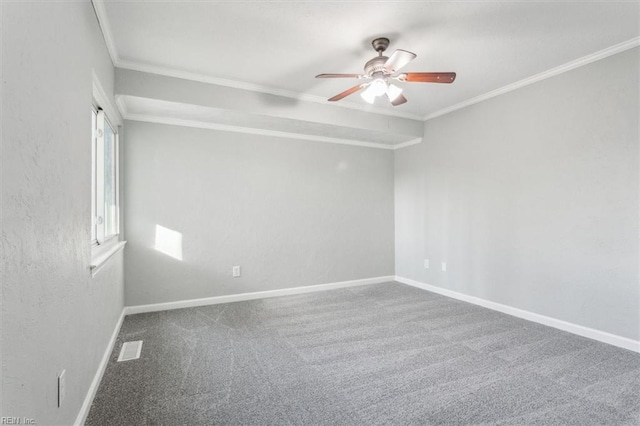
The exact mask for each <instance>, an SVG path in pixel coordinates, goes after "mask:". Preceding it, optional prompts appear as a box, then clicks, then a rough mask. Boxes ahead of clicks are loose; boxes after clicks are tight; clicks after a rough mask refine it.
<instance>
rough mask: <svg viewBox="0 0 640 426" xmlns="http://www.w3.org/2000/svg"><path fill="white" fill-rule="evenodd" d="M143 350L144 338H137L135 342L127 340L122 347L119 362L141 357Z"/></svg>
mask: <svg viewBox="0 0 640 426" xmlns="http://www.w3.org/2000/svg"><path fill="white" fill-rule="evenodd" d="M141 350H142V340H136V341H135V342H125V343H124V344H123V345H122V349H120V356H119V357H118V362H121V361H130V360H132V359H138V358H140V351H141Z"/></svg>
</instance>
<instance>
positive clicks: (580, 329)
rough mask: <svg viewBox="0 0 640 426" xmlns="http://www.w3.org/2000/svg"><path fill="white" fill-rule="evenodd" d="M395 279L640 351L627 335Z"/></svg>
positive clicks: (638, 345)
mask: <svg viewBox="0 0 640 426" xmlns="http://www.w3.org/2000/svg"><path fill="white" fill-rule="evenodd" d="M395 281H397V282H399V283H402V284H407V285H410V286H413V287H417V288H421V289H423V290H427V291H431V292H433V293H438V294H441V295H443V296H447V297H451V298H453V299H458V300H462V301H463V302H468V303H473V304H474V305H478V306H482V307H485V308H488V309H492V310H494V311H498V312H502V313H504V314H508V315H512V316H514V317H518V318H522V319H526V320H529V321H533V322H537V323H539V324H543V325H546V326H549V327H553V328H557V329H559V330H563V331H567V332H569V333H573V334H577V335H578V336H582V337H586V338H589V339H593V340H597V341H599V342H603V343H608V344H610V345H613V346H618V347H620V348H624V349H629V350H631V351H634V352H640V341H637V340H633V339H629V338H627V337H622V336H618V335H615V334H611V333H607V332H605V331H600V330H595V329H593V328H589V327H584V326H582V325H578V324H573V323H570V322H566V321H562V320H559V319H556V318H552V317H548V316H545V315H540V314H536V313H533V312H529V311H525V310H522V309H518V308H514V307H512V306H508V305H503V304H501V303H497V302H492V301H490V300H485V299H481V298H479V297H475V296H469V295H467V294H464V293H458V292H457V291H453V290H447V289H445V288H441V287H436V286H433V285H430V284H425V283H422V282H419V281H415V280H411V279H409V278H403V277H399V276H396V277H395Z"/></svg>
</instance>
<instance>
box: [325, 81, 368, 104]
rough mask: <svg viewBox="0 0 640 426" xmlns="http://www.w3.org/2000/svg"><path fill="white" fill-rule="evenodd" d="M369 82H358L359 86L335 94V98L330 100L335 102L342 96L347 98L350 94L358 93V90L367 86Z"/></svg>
mask: <svg viewBox="0 0 640 426" xmlns="http://www.w3.org/2000/svg"><path fill="white" fill-rule="evenodd" d="M367 86H368V84H358V85H357V86H353V87H352V88H351V89H347V90H345V91H344V92H342V93H338V94H337V95H335V96H334V97H333V98H329V99H328V100H329V102H335V101H339V100H340V99H342V98H346V97H347V96H349V95H353V94H354V93H356V92H357V91H358V90H360V89H362V88H365V87H367Z"/></svg>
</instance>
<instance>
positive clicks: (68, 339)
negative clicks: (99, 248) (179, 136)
mask: <svg viewBox="0 0 640 426" xmlns="http://www.w3.org/2000/svg"><path fill="white" fill-rule="evenodd" d="M92 67H93V68H95V71H96V73H97V74H98V76H99V78H100V80H101V82H102V85H103V86H104V89H105V90H106V91H107V92H108V93H112V91H113V67H112V65H111V62H110V59H109V56H108V54H107V51H106V48H105V46H104V41H103V39H102V34H101V32H100V29H99V26H98V23H97V20H96V17H95V14H94V12H93V8H92V6H91V4H90V3H89V2H88V1H83V2H18V3H5V2H3V4H2V67H1V68H2V79H1V80H2V87H3V90H2V113H3V115H2V158H1V164H2V183H1V185H0V186H1V194H2V207H1V214H2V240H1V241H2V245H1V246H0V247H1V249H2V252H1V268H0V269H1V274H2V275H1V279H2V342H1V348H2V397H1V398H0V399H1V400H2V415H3V416H25V417H30V418H34V419H35V420H36V421H37V422H38V424H71V423H73V421H74V420H75V419H76V416H77V415H78V412H79V410H80V407H81V405H82V402H83V400H84V398H85V396H86V394H87V391H88V389H89V385H90V383H91V381H92V380H93V377H94V375H95V373H96V370H97V368H98V364H99V362H100V359H101V358H102V355H103V354H104V351H105V349H106V347H107V344H108V341H109V338H110V336H111V333H112V332H113V329H114V327H115V325H116V322H117V320H118V317H119V315H120V313H121V312H122V307H123V259H122V254H121V253H120V254H119V255H117V256H116V257H115V258H113V259H112V260H111V261H110V262H109V263H108V264H106V265H105V267H104V268H103V269H102V271H100V272H99V273H98V275H96V277H95V278H91V274H90V270H89V263H90V259H91V247H90V220H91V116H90V108H91V102H92V73H91V70H92ZM63 369H66V377H67V388H66V392H67V396H66V400H65V401H64V403H63V406H62V407H61V408H58V407H57V375H58V374H59V373H60V372H61V371H62V370H63Z"/></svg>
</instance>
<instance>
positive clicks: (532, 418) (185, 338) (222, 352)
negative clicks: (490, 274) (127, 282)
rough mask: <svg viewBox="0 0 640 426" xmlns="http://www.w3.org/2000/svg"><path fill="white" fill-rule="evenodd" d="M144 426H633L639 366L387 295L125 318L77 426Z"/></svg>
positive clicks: (598, 348) (470, 310)
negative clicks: (127, 355)
mask: <svg viewBox="0 0 640 426" xmlns="http://www.w3.org/2000/svg"><path fill="white" fill-rule="evenodd" d="M131 340H144V345H143V348H142V355H141V358H140V359H139V360H135V361H128V362H122V363H117V362H115V361H116V359H117V357H118V353H119V351H120V347H121V345H122V343H123V342H125V341H131ZM144 424H158V425H160V424H162V425H205V424H206V425H213V424H232V425H288V424H292V425H325V424H335V425H391V424H393V425H405V424H450V425H466V424H500V425H534V424H545V425H592V424H603V425H604V424H606V425H617V424H625V425H637V424H640V354H637V353H633V352H631V351H627V350H624V349H619V348H616V347H613V346H609V345H606V344H602V343H599V342H596V341H592V340H589V339H585V338H581V337H578V336H574V335H572V334H568V333H565V332H562V331H559V330H556V329H553V328H548V327H544V326H541V325H538V324H535V323H531V322H528V321H524V320H521V319H517V318H514V317H511V316H508V315H504V314H500V313H497V312H494V311H491V310H487V309H484V308H480V307H477V306H474V305H471V304H467V303H464V302H460V301H456V300H453V299H449V298H446V297H443V296H440V295H437V294H433V293H430V292H426V291H423V290H419V289H416V288H413V287H409V286H405V285H403V284H397V283H386V284H378V285H370V286H362V287H356V288H351V289H341V290H332V291H326V292H318V293H310V294H304V295H296V296H287V297H279V298H272V299H262V300H254V301H247V302H237V303H228V304H224V305H213V306H205V307H199V308H190V309H180V310H174V311H165V312H155V313H148V314H139V315H131V316H127V317H126V319H125V321H124V324H123V326H122V330H121V331H120V335H119V336H118V340H117V343H116V345H115V348H114V352H113V354H112V355H111V359H110V361H109V364H108V366H107V370H106V372H105V375H104V378H103V380H102V383H101V385H100V388H99V390H98V393H97V395H96V397H95V400H94V402H93V405H92V407H91V411H90V413H89V417H88V419H87V425H144Z"/></svg>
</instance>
